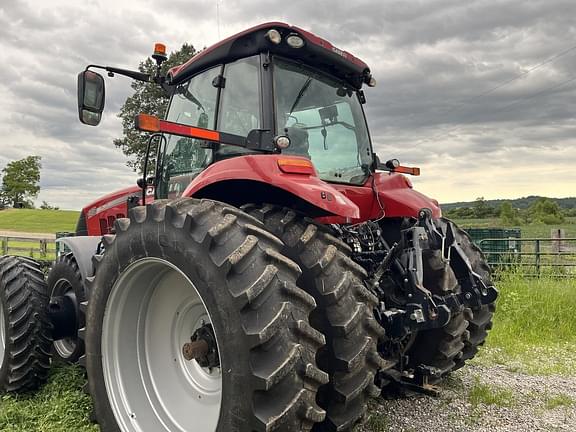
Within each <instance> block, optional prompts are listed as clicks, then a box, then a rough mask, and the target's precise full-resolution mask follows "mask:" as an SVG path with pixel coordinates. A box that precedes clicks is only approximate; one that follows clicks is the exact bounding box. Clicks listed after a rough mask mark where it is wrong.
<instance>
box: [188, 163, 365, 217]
mask: <svg viewBox="0 0 576 432" xmlns="http://www.w3.org/2000/svg"><path fill="white" fill-rule="evenodd" d="M286 158H289V159H297V160H303V161H306V162H309V159H307V158H304V157H300V156H289V157H287V156H282V155H275V154H267V155H246V156H237V157H233V158H230V159H225V160H222V161H219V162H216V163H214V164H212V165H210V166H209V167H208V168H206V169H205V170H204V171H203V172H202V173H200V174H199V175H198V176H197V177H196V178H195V179H194V180H193V181H192V182H191V183H190V184H189V185H188V187H186V189H185V190H184V192H183V194H182V195H183V196H189V197H199V198H212V199H217V200H220V201H225V202H227V203H230V204H233V205H241V204H246V203H249V202H261V203H263V202H271V200H273V199H274V196H273V195H274V194H275V193H276V192H278V193H279V194H282V195H284V200H285V201H287V202H286V204H287V205H289V204H290V202H289V201H290V196H291V197H293V198H294V200H295V201H298V202H302V203H304V204H307V205H308V206H309V207H310V208H311V209H313V210H314V211H313V212H312V213H315V214H317V215H324V216H329V215H334V216H340V217H342V218H346V219H347V220H352V219H357V218H358V217H360V210H359V208H358V206H357V205H356V204H355V203H354V202H353V201H351V200H350V199H349V198H347V197H346V196H345V195H344V194H342V193H341V192H339V191H338V190H337V189H336V188H335V187H333V186H332V185H330V184H328V183H326V182H324V181H322V180H321V179H320V178H319V177H318V173H317V172H316V170H314V173H313V174H296V173H288V172H284V171H282V170H281V169H280V167H279V165H278V160H279V159H286ZM239 185H242V186H239ZM215 186H216V187H215ZM218 186H220V187H219V188H218ZM228 186H235V187H228ZM216 189H218V193H217V194H211V193H210V192H211V191H214V190H216ZM262 194H264V195H265V196H262ZM239 195H242V196H241V197H240V196H239Z"/></svg>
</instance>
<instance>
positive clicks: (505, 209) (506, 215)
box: [500, 201, 520, 225]
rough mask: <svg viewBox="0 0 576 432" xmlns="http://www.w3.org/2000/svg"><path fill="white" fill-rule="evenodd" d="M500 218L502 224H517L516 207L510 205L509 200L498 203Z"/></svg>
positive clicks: (517, 214) (518, 221)
mask: <svg viewBox="0 0 576 432" xmlns="http://www.w3.org/2000/svg"><path fill="white" fill-rule="evenodd" d="M500 220H502V223H503V224H504V225H519V224H520V220H519V213H518V209H515V208H514V207H512V204H510V202H509V201H504V202H503V203H502V204H501V205H500Z"/></svg>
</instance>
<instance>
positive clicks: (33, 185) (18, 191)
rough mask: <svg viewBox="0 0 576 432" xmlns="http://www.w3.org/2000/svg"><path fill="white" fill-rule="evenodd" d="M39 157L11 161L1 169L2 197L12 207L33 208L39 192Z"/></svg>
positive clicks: (40, 165)
mask: <svg viewBox="0 0 576 432" xmlns="http://www.w3.org/2000/svg"><path fill="white" fill-rule="evenodd" d="M40 159H41V158H40V156H28V157H26V158H24V159H20V160H17V161H12V162H10V163H9V164H8V165H6V166H5V167H4V168H3V169H2V197H3V201H5V202H8V203H10V204H11V205H12V207H33V199H34V198H36V197H37V196H38V192H40V184H39V183H40V168H41V167H42V164H41V163H40Z"/></svg>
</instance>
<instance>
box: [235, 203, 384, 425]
mask: <svg viewBox="0 0 576 432" xmlns="http://www.w3.org/2000/svg"><path fill="white" fill-rule="evenodd" d="M244 209H245V210H246V211H247V212H248V213H249V214H251V215H253V216H254V217H256V218H257V219H258V220H260V221H262V222H263V223H264V225H265V226H266V228H267V229H268V230H269V231H270V232H271V233H272V234H274V235H276V236H278V237H279V238H280V239H281V240H282V241H283V242H284V244H285V247H284V248H283V249H282V253H283V254H285V255H286V256H288V257H289V258H290V259H292V260H294V261H295V262H296V263H297V264H298V265H299V266H300V267H301V268H302V270H303V273H302V275H301V276H300V278H299V279H298V285H299V286H300V287H301V288H303V289H305V290H306V292H308V293H309V294H310V295H312V296H313V297H314V298H315V299H316V303H317V304H318V308H317V309H315V310H314V311H313V312H312V314H311V315H310V322H311V324H312V326H313V327H314V328H315V329H317V330H319V331H320V332H322V333H323V334H324V336H325V337H326V347H325V348H324V349H322V350H320V351H319V353H318V356H317V360H318V366H319V367H320V369H322V370H323V371H325V372H327V373H328V374H329V376H330V382H329V383H327V384H326V385H325V386H322V387H321V388H320V390H319V392H318V404H319V405H320V407H322V408H324V409H325V410H326V420H325V421H324V422H322V423H320V424H318V425H316V426H315V427H314V429H313V430H314V431H349V430H352V428H353V427H354V425H355V424H356V423H358V422H359V421H360V420H361V419H362V417H363V415H364V413H365V411H366V404H367V402H368V399H369V397H370V396H377V395H378V394H379V393H380V390H379V389H378V388H377V387H376V386H375V385H374V377H375V374H376V372H377V371H378V370H379V368H382V367H386V365H387V363H385V362H383V360H382V359H381V358H380V356H379V354H378V351H377V341H378V338H379V337H380V336H381V335H382V333H383V331H384V330H383V329H382V328H381V327H380V326H379V324H378V323H377V322H376V320H375V318H374V314H373V309H374V308H375V307H376V306H377V305H378V300H377V298H376V297H375V296H374V295H373V294H372V293H370V292H369V291H368V289H367V288H366V287H365V286H364V284H363V279H364V278H365V277H366V273H365V271H364V269H363V268H362V267H360V266H359V265H358V264H356V263H355V262H354V261H352V259H351V258H350V257H349V256H348V254H349V253H350V249H349V247H348V246H347V245H346V244H345V243H343V242H341V241H340V240H338V239H337V238H336V237H334V236H332V235H331V234H330V233H329V229H328V228H327V227H322V226H319V225H317V224H315V223H313V222H312V221H311V220H307V219H305V218H304V217H303V216H300V215H298V214H296V213H295V212H293V211H292V210H289V209H283V208H278V207H274V206H272V205H265V206H258V205H247V206H245V207H244Z"/></svg>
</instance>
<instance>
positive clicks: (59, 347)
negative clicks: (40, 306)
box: [46, 253, 86, 364]
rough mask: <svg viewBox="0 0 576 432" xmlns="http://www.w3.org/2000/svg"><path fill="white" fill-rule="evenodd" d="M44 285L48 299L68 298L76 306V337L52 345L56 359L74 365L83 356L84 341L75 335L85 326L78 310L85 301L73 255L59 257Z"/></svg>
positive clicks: (81, 314) (80, 277)
mask: <svg viewBox="0 0 576 432" xmlns="http://www.w3.org/2000/svg"><path fill="white" fill-rule="evenodd" d="M46 283H47V285H48V292H49V293H50V298H52V297H54V296H69V297H70V298H71V299H72V301H73V303H74V305H75V306H76V319H77V326H76V327H77V328H76V336H75V337H67V338H64V339H60V340H55V341H54V345H53V347H54V355H55V357H56V358H58V359H60V360H61V361H63V362H65V363H72V364H73V363H76V362H77V361H78V359H79V358H80V356H82V355H83V354H84V341H82V340H81V339H80V338H78V335H77V333H78V329H79V328H82V327H84V325H85V324H84V323H85V314H84V312H82V311H81V310H80V304H81V303H82V302H84V301H86V291H85V289H84V283H83V281H82V275H81V274H80V269H79V268H78V264H77V263H76V259H75V258H74V255H72V254H71V253H68V254H65V255H62V256H60V258H58V260H57V261H56V262H55V263H54V266H53V267H52V269H51V270H50V273H48V278H47V281H46Z"/></svg>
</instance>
